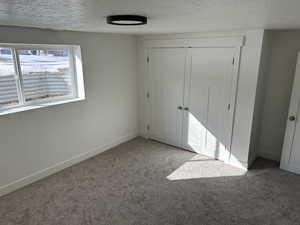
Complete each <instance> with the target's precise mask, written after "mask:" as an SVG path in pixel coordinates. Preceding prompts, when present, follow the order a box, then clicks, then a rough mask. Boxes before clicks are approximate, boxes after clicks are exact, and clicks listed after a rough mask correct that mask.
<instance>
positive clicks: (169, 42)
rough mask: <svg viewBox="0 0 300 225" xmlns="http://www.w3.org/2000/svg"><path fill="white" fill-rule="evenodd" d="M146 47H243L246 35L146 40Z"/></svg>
mask: <svg viewBox="0 0 300 225" xmlns="http://www.w3.org/2000/svg"><path fill="white" fill-rule="evenodd" d="M143 45H144V48H190V47H195V48H197V47H198V48H199V47H202V48H209V47H228V48H232V47H241V46H243V45H244V36H236V37H205V38H192V39H160V40H144V41H143Z"/></svg>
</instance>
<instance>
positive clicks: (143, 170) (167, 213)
mask: <svg viewBox="0 0 300 225" xmlns="http://www.w3.org/2000/svg"><path fill="white" fill-rule="evenodd" d="M260 164H261V165H262V164H263V163H262V162H260ZM299 190H300V177H299V176H297V175H294V174H291V173H288V172H284V171H281V170H279V169H277V168H271V169H270V168H269V169H263V168H262V167H261V166H259V168H257V169H253V170H252V171H250V172H248V173H247V174H245V173H244V171H242V170H240V169H236V168H233V167H231V166H228V165H225V164H223V163H221V162H219V161H215V160H212V159H208V158H206V157H203V156H199V155H198V156H197V155H195V154H193V153H190V152H187V151H182V150H179V149H176V148H173V147H170V146H167V145H163V144H159V143H156V142H152V141H147V140H144V139H141V138H138V139H135V140H133V141H130V142H128V143H125V144H123V145H120V146H119V147H117V148H115V149H112V150H110V151H107V152H105V153H103V154H100V155H98V156H97V157H94V158H92V159H89V160H87V161H85V162H83V163H81V164H78V165H76V166H73V167H71V168H68V169H66V170H64V171H62V172H60V173H58V174H56V175H53V176H50V177H48V178H46V179H44V180H42V181H39V182H36V183H34V184H32V185H30V186H27V187H25V188H23V189H21V190H19V191H16V192H14V193H12V194H9V195H7V196H4V197H2V198H0V224H1V225H17V224H18V225H21V224H22V225H213V224H214V225H235V224H240V225H250V224H253V225H297V224H300V191H299Z"/></svg>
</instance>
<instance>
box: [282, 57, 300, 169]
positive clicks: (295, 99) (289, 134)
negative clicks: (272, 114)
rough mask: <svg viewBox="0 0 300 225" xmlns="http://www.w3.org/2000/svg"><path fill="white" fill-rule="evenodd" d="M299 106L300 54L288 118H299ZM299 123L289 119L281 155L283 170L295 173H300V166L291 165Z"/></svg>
mask: <svg viewBox="0 0 300 225" xmlns="http://www.w3.org/2000/svg"><path fill="white" fill-rule="evenodd" d="M299 106H300V52H299V53H298V59H297V65H296V72H295V78H294V84H293V91H292V96H291V100H290V107H289V114H288V117H290V116H295V117H297V115H298V113H299V112H298V110H299ZM298 121H299V120H297V118H296V120H295V121H289V119H288V118H287V125H286V131H285V138H284V144H283V148H282V155H281V162H280V168H281V169H284V170H289V171H291V172H295V173H300V165H299V167H298V168H294V167H292V166H291V165H290V163H289V162H290V157H291V153H292V147H293V141H294V135H295V131H296V124H297V122H298Z"/></svg>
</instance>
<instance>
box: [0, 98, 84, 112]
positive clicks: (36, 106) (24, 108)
mask: <svg viewBox="0 0 300 225" xmlns="http://www.w3.org/2000/svg"><path fill="white" fill-rule="evenodd" d="M83 100H85V98H84V97H78V98H72V99H65V100H60V101H55V102H46V103H40V104H34V105H26V106H18V107H14V108H10V109H4V110H3V111H0V116H3V115H8V114H13V113H17V112H23V111H28V110H32V109H40V108H45V107H48V106H53V105H62V104H66V103H71V102H78V101H83Z"/></svg>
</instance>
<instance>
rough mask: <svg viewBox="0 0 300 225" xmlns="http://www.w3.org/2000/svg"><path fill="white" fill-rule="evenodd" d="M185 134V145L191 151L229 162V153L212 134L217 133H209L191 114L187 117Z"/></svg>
mask: <svg viewBox="0 0 300 225" xmlns="http://www.w3.org/2000/svg"><path fill="white" fill-rule="evenodd" d="M187 132H188V135H187V139H188V140H187V143H188V145H189V147H190V148H191V150H193V151H195V152H197V153H201V154H205V155H208V156H210V157H213V158H216V159H220V160H223V161H228V160H229V157H230V151H229V150H228V149H227V148H226V147H225V145H224V144H223V143H222V142H221V141H220V138H218V137H216V135H215V134H213V133H217V131H215V132H213V131H210V130H209V129H208V128H207V127H206V126H205V125H204V123H203V122H201V121H200V120H199V119H198V118H196V116H195V115H193V114H192V113H189V116H188V131H187Z"/></svg>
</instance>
